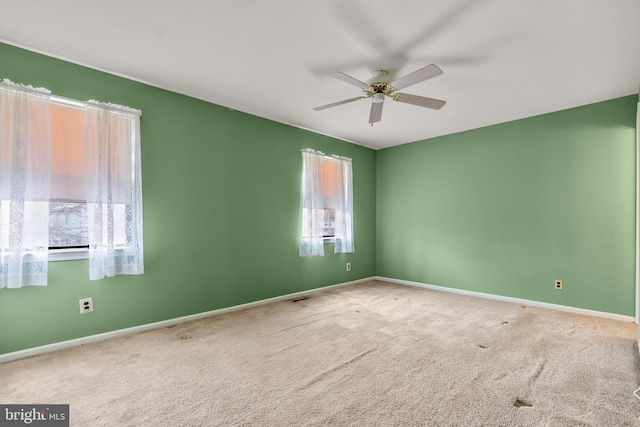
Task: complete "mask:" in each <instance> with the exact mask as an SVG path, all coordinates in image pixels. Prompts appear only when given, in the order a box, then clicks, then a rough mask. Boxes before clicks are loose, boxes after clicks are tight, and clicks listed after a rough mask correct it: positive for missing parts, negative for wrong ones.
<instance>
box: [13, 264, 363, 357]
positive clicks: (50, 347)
mask: <svg viewBox="0 0 640 427" xmlns="http://www.w3.org/2000/svg"><path fill="white" fill-rule="evenodd" d="M371 280H375V277H367V278H364V279H358V280H354V281H351V282H344V283H338V284H336V285H329V286H324V287H321V288H315V289H309V290H307V291H301V292H294V293H292V294H287V295H281V296H278V297H273V298H267V299H263V300H260V301H254V302H249V303H246V304H240V305H234V306H232V307H225V308H220V309H217V310H211V311H206V312H204V313H197V314H191V315H189V316H183V317H176V318H173V319H167V320H162V321H160V322H154V323H147V324H144V325H140V326H133V327H131V328H125V329H118V330H115V331H110V332H105V333H102V334H97V335H89V336H86V337H82V338H76V339H72V340H68V341H61V342H57V343H53V344H47V345H43V346H39V347H33V348H28V349H25V350H19V351H14V352H12V353H5V354H0V363H4V362H9V361H12V360H17V359H22V358H25V357H31V356H36V355H38V354H43V353H49V352H51V351H56V350H61V349H63V348H69V347H75V346H78V345H82V344H88V343H91V342H95V341H102V340H106V339H109V338H115V337H119V336H122V335H128V334H134V333H136V332H143V331H148V330H151V329H157V328H165V327H167V326H172V325H177V324H179V323H185V322H190V321H193V320H198V319H203V318H205V317H211V316H216V315H219V314H224V313H229V312H231V311H237V310H243V309H246V308H250V307H255V306H258V305H262V304H268V303H272V302H277V301H284V300H288V299H291V298H295V297H297V296H302V295H309V294H313V293H317V292H320V291H324V290H327V289H332V288H338V287H341V286H348V285H355V284H357V283H363V282H368V281H371Z"/></svg>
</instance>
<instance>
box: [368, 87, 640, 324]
mask: <svg viewBox="0 0 640 427" xmlns="http://www.w3.org/2000/svg"><path fill="white" fill-rule="evenodd" d="M636 102H637V96H629V97H624V98H620V99H614V100H611V101H606V102H601V103H598V104H593V105H588V106H584V107H579V108H575V109H571V110H566V111H561V112H557V113H552V114H546V115H542V116H537V117H532V118H528V119H524V120H518V121H514V122H509V123H505V124H500V125H496V126H491V127H487V128H482V129H476V130H472V131H468V132H463V133H458V134H454V135H448V136H444V137H439V138H434V139H430V140H427V141H420V142H417V143H412V144H407V145H402V146H398V147H393V148H389V149H385V150H381V151H378V152H377V174H376V176H377V199H376V203H377V233H376V240H377V251H376V254H377V256H376V259H377V261H376V270H377V275H379V276H383V277H390V278H395V279H403V280H408V281H415V282H420V283H426V284H431V285H439V286H446V287H451V288H459V289H465V290H470V291H478V292H484V293H489V294H496V295H502V296H509V297H516V298H525V299H530V300H536V301H542V302H548V303H555V304H562V305H567V306H574V307H580V308H586V309H592V310H598V311H604V312H612V313H619V314H624V315H633V314H634V295H635V293H634V271H635V269H634V256H635V243H634V242H635V220H634V215H635V126H636V124H635V115H636ZM555 279H561V280H563V281H564V290H562V291H558V290H555V289H554V286H553V285H554V280H555Z"/></svg>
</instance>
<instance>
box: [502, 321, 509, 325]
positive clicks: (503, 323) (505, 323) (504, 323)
mask: <svg viewBox="0 0 640 427" xmlns="http://www.w3.org/2000/svg"><path fill="white" fill-rule="evenodd" d="M508 324H509V322H502V323H501V325H508Z"/></svg>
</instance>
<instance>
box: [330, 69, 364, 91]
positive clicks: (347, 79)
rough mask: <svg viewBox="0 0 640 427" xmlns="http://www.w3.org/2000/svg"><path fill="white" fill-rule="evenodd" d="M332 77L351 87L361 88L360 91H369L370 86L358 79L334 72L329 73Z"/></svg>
mask: <svg viewBox="0 0 640 427" xmlns="http://www.w3.org/2000/svg"><path fill="white" fill-rule="evenodd" d="M329 75H330V76H332V77H335V78H336V79H338V80H342V81H343V82H345V83H349V84H350V85H354V86H356V87H359V88H360V89H365V90H366V89H369V85H368V84H366V83H365V82H361V81H360V80H358V79H355V78H353V77H351V76H348V75H346V74H345V73H342V72H340V71H334V72H333V73H329Z"/></svg>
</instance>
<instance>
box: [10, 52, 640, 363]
mask: <svg viewBox="0 0 640 427" xmlns="http://www.w3.org/2000/svg"><path fill="white" fill-rule="evenodd" d="M0 78H9V79H11V80H13V81H15V82H20V83H26V84H31V85H34V86H44V87H47V88H49V89H51V90H52V91H53V92H54V93H55V94H57V95H62V96H66V97H70V98H76V99H81V100H84V99H99V100H102V101H108V102H114V103H118V104H123V105H128V106H131V107H134V108H139V109H141V110H142V112H143V116H142V120H141V126H142V174H143V194H144V233H145V236H144V237H145V268H146V273H145V274H144V275H142V276H119V277H115V278H109V279H104V280H100V281H93V282H92V281H89V280H88V267H87V261H86V260H80V261H64V262H52V263H50V271H49V286H47V287H44V288H34V287H26V288H22V289H2V290H0V354H2V353H8V352H12V351H17V350H22V349H26V348H30V347H35V346H40V345H45V344H50V343H55V342H60V341H64V340H69V339H74V338H79V337H84V336H89V335H94V334H98V333H102V332H108V331H113V330H118V329H122V328H127V327H132V326H137V325H142V324H146V323H152V322H156V321H161V320H166V319H171V318H175V317H180V316H185V315H189V314H194V313H200V312H206V311H209V310H214V309H217V308H223V307H229V306H234V305H238V304H242V303H246V302H251V301H257V300H261V299H265V298H269V297H274V296H279V295H284V294H289V293H293V292H298V291H303V290H308V289H313V288H317V287H322V286H327V285H332V284H336V283H343V282H348V281H352V280H357V279H360V278H366V277H371V276H374V275H376V274H377V275H379V276H384V277H390V278H395V279H402V280H409V281H415V282H421V283H427V284H433V285H440V286H447V287H452V288H459V289H466V290H471V291H478V292H484V293H489V294H497V295H503V296H510V297H517V298H525V299H530V300H536V301H543V302H550V303H556V304H562V305H567V306H574V307H581V308H587V309H593V310H599V311H605V312H612V313H620V314H625V315H633V314H634V254H635V249H634V236H635V228H634V212H635V187H634V183H635V114H636V102H637V96H630V97H625V98H620V99H615V100H611V101H606V102H602V103H598V104H593V105H588V106H585V107H580V108H575V109H571V110H566V111H561V112H558V113H553V114H547V115H543V116H538V117H533V118H529V119H524V120H519V121H515V122H510V123H505V124H501V125H496V126H491V127H487V128H482V129H476V130H473V131H468V132H463V133H459V134H454V135H448V136H444V137H440V138H434V139H430V140H427V141H420V142H416V143H412V144H406V145H402V146H398V147H393V148H389V149H385V150H380V151H377V152H376V151H373V150H370V149H367V148H364V147H360V146H357V145H354V144H349V143H345V142H342V141H339V140H336V139H332V138H328V137H325V136H321V135H317V134H314V133H312V132H307V131H304V130H300V129H297V128H293V127H289V126H286V125H283V124H279V123H275V122H272V121H269V120H265V119H261V118H258V117H254V116H251V115H248V114H244V113H240V112H237V111H232V110H229V109H227V108H224V107H220V106H217V105H213V104H210V103H206V102H203V101H199V100H196V99H193V98H190V97H186V96H182V95H178V94H175V93H172V92H168V91H164V90H161V89H158V88H154V87H151V86H148V85H144V84H141V83H137V82H133V81H130V80H127V79H123V78H119V77H116V76H113V75H110V74H106V73H102V72H99V71H95V70H91V69H87V68H84V67H81V66H78V65H74V64H70V63H68V62H64V61H60V60H56V59H53V58H49V57H46V56H42V55H39V54H36V53H33V52H28V51H25V50H22V49H19V48H16V47H13V46H8V45H4V44H0ZM302 148H314V149H317V150H322V151H324V152H326V153H334V154H340V155H343V156H348V157H351V158H353V171H354V211H355V237H356V253H354V254H339V255H334V254H333V253H332V252H333V251H332V247H331V245H327V247H326V248H325V249H326V252H327V254H326V255H325V256H324V257H314V258H300V257H299V256H298V238H299V221H300V220H299V210H300V200H299V198H300V174H301V156H300V153H299V150H300V149H302ZM346 262H351V263H352V265H353V269H352V271H351V272H346V271H345V263H346ZM555 279H562V280H563V281H564V290H562V291H556V290H554V289H553V281H554V280H555ZM89 296H91V297H93V299H94V305H95V311H94V312H93V313H90V314H86V315H80V314H79V309H78V300H79V299H80V298H84V297H89Z"/></svg>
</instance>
